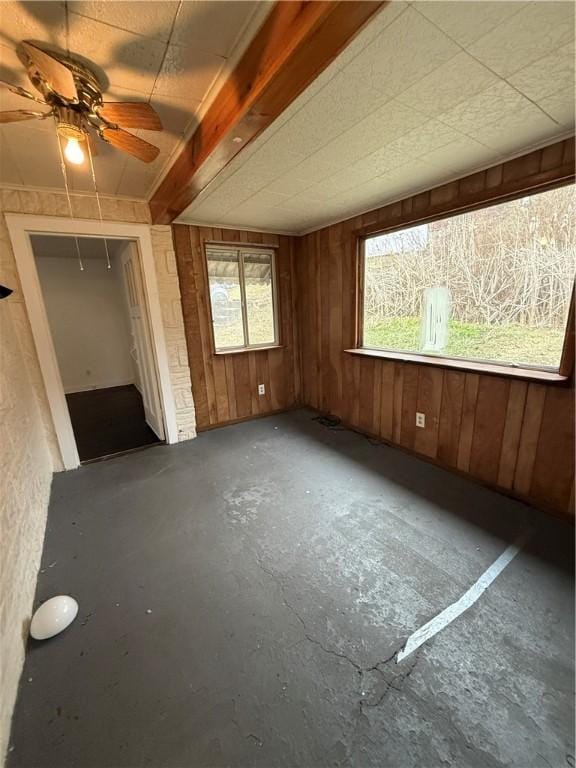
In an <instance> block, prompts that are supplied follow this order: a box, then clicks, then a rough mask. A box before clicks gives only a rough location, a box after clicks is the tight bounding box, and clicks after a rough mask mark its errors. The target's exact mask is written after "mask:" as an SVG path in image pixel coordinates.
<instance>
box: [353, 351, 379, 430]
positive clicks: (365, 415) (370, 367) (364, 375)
mask: <svg viewBox="0 0 576 768" xmlns="http://www.w3.org/2000/svg"><path fill="white" fill-rule="evenodd" d="M375 362H376V361H375V360H362V363H361V366H360V394H359V398H358V399H359V406H360V412H359V417H358V420H357V423H358V426H359V427H360V429H363V430H364V431H365V432H372V421H373V417H374V368H375Z"/></svg>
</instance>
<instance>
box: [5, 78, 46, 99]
mask: <svg viewBox="0 0 576 768" xmlns="http://www.w3.org/2000/svg"><path fill="white" fill-rule="evenodd" d="M0 86H2V87H3V88H7V89H8V90H9V91H12V93H15V94H16V95H17V96H24V98H25V99H32V101H37V102H38V104H46V102H45V101H44V99H40V98H38V96H34V94H33V93H30V91H27V90H26V88H20V86H19V85H11V83H7V82H6V81H5V80H0Z"/></svg>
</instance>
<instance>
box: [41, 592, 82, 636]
mask: <svg viewBox="0 0 576 768" xmlns="http://www.w3.org/2000/svg"><path fill="white" fill-rule="evenodd" d="M77 614H78V603H77V602H76V600H74V598H73V597H69V596H68V595H57V596H56V597H51V598H50V600H46V602H45V603H42V605H41V606H40V608H38V610H37V611H36V613H35V614H34V616H32V621H31V623H30V634H31V635H32V637H33V638H34V640H47V639H48V638H49V637H54V635H57V634H58V633H59V632H62V630H64V629H66V627H69V626H70V624H72V622H73V621H74V619H75V618H76V616H77Z"/></svg>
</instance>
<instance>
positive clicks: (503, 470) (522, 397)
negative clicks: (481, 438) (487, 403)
mask: <svg viewBox="0 0 576 768" xmlns="http://www.w3.org/2000/svg"><path fill="white" fill-rule="evenodd" d="M527 392H528V384H527V383H526V382H525V381H512V382H511V383H510V395H509V397H508V406H507V408H506V423H505V425H504V434H503V436H502V451H501V452H500V467H499V469H498V485H500V486H501V487H502V488H512V486H513V484H514V472H515V470H516V460H517V458H518V446H519V445H520V432H521V431H522V420H523V419H524V407H525V405H526V393H527Z"/></svg>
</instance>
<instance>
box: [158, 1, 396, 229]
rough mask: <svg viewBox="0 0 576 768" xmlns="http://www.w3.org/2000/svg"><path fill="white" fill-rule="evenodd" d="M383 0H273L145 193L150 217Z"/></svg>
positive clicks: (223, 157)
mask: <svg viewBox="0 0 576 768" xmlns="http://www.w3.org/2000/svg"><path fill="white" fill-rule="evenodd" d="M386 4H387V0H381V1H364V0H356V1H355V2H346V1H345V0H344V1H343V2H328V1H327V2H318V1H317V0H308V1H306V0H304V1H303V2H300V1H298V2H295V1H293V2H281V1H280V2H277V3H276V4H275V6H274V7H273V9H272V10H271V12H270V14H269V15H268V17H267V18H266V20H265V22H264V24H263V25H262V27H261V28H260V30H259V31H258V33H257V34H256V36H255V37H254V39H253V40H252V42H251V43H250V45H249V46H248V49H247V50H246V52H245V53H244V55H243V56H242V58H241V59H240V61H239V62H238V65H237V66H236V68H235V69H234V70H233V72H231V74H230V76H229V77H228V79H227V80H226V82H225V83H224V85H223V86H222V88H221V89H220V92H219V93H218V95H217V97H216V99H215V100H214V102H213V103H212V105H211V106H210V108H209V109H208V110H207V112H206V114H205V116H204V118H203V119H202V121H201V122H200V124H199V125H198V127H197V128H196V130H195V132H194V134H193V135H192V136H191V137H190V139H189V140H188V142H187V143H186V145H185V147H184V148H183V149H182V151H181V153H180V154H179V155H178V157H177V158H176V160H175V161H174V163H173V165H172V167H171V168H170V170H169V171H168V173H167V174H166V176H165V178H164V180H163V181H162V183H161V184H160V186H159V187H158V189H157V190H156V192H155V193H154V195H153V196H152V199H151V200H150V211H151V215H152V221H153V222H154V223H155V224H169V223H170V222H172V221H173V220H174V219H175V218H176V217H177V216H179V215H180V214H181V213H182V211H184V210H185V209H186V208H187V207H188V206H189V205H190V203H191V202H192V201H193V200H194V199H195V198H196V197H197V196H198V195H199V194H200V192H201V191H202V190H203V189H204V188H205V187H206V186H207V185H208V184H209V183H210V182H211V181H212V180H213V179H214V178H215V177H216V176H217V174H218V173H220V171H221V170H222V169H223V168H224V167H225V166H226V165H227V164H228V163H229V162H230V161H231V160H232V158H233V157H235V156H236V155H237V154H238V153H239V152H241V151H242V150H243V148H244V147H246V146H247V145H248V144H249V143H250V141H252V140H253V139H254V138H256V136H258V135H259V134H260V133H262V131H263V130H264V129H265V128H267V127H268V126H269V125H270V124H271V123H272V122H273V121H274V120H275V119H276V118H277V117H278V116H279V115H280V114H281V113H282V112H283V111H284V110H285V109H286V108H287V107H288V106H289V105H290V104H291V103H292V102H293V101H294V100H295V99H296V98H297V97H298V96H299V95H300V93H302V91H303V90H304V89H305V88H306V87H307V86H308V85H310V83H311V82H312V81H313V80H314V79H315V78H316V77H318V75H319V74H320V73H321V72H322V71H323V70H324V69H326V67H327V66H328V65H329V64H330V63H331V62H332V61H333V60H334V59H335V58H336V56H337V55H338V54H339V53H340V52H341V51H342V50H343V49H344V48H345V47H346V46H347V44H348V43H349V42H350V41H351V40H352V39H353V38H354V37H355V36H356V35H357V34H358V32H359V31H360V30H361V29H362V28H363V27H364V25H365V24H366V23H367V22H368V21H369V20H370V19H371V18H372V16H373V15H374V14H375V13H376V12H377V11H378V10H379V9H380V8H381V7H382V6H383V5H386ZM237 137H239V138H240V139H241V141H238V140H237ZM234 139H236V141H235V140H234Z"/></svg>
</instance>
